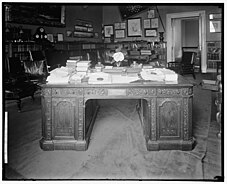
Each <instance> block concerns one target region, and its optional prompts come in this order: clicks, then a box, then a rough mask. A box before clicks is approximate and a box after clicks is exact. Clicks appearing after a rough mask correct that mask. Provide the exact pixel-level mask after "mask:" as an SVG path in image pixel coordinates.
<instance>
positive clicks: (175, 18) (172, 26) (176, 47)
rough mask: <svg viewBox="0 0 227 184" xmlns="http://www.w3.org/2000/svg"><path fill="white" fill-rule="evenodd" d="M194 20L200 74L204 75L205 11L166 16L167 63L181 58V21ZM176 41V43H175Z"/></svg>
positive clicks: (205, 57)
mask: <svg viewBox="0 0 227 184" xmlns="http://www.w3.org/2000/svg"><path fill="white" fill-rule="evenodd" d="M187 19H196V20H198V22H199V25H198V29H199V30H198V32H199V33H198V34H199V35H198V37H199V38H198V48H199V50H200V53H201V72H202V73H206V70H207V63H206V60H207V56H206V36H204V35H206V29H205V28H206V17H205V11H195V12H183V13H172V14H167V15H166V21H167V23H166V25H167V62H170V61H176V59H177V58H178V57H180V56H181V49H180V48H182V46H183V45H182V43H183V39H182V20H187ZM176 40H177V41H176Z"/></svg>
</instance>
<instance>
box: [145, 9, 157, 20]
mask: <svg viewBox="0 0 227 184" xmlns="http://www.w3.org/2000/svg"><path fill="white" fill-rule="evenodd" d="M147 18H149V19H153V18H155V14H154V10H149V11H148V12H147Z"/></svg>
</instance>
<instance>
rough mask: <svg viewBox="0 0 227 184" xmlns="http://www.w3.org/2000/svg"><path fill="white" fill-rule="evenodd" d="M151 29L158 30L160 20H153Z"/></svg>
mask: <svg viewBox="0 0 227 184" xmlns="http://www.w3.org/2000/svg"><path fill="white" fill-rule="evenodd" d="M151 28H158V18H154V19H151Z"/></svg>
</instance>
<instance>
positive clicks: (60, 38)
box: [57, 33, 64, 42]
mask: <svg viewBox="0 0 227 184" xmlns="http://www.w3.org/2000/svg"><path fill="white" fill-rule="evenodd" d="M57 39H58V42H63V41H64V38H63V34H62V33H58V34H57Z"/></svg>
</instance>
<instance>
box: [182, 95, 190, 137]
mask: <svg viewBox="0 0 227 184" xmlns="http://www.w3.org/2000/svg"><path fill="white" fill-rule="evenodd" d="M183 104H184V105H183V106H184V115H183V126H184V128H183V129H184V140H188V139H189V136H188V99H187V98H184V99H183Z"/></svg>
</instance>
